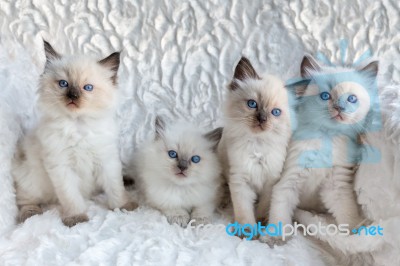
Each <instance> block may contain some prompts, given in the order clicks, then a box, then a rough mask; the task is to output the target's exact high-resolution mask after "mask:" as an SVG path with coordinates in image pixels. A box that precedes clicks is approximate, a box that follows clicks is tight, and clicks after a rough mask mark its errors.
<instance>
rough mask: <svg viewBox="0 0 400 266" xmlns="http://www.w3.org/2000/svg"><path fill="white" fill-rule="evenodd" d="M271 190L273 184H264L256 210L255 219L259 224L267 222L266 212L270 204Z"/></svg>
mask: <svg viewBox="0 0 400 266" xmlns="http://www.w3.org/2000/svg"><path fill="white" fill-rule="evenodd" d="M272 188H273V183H271V182H266V183H265V184H264V187H263V189H262V191H261V193H260V196H259V199H258V204H257V208H256V219H257V221H259V222H266V221H267V220H268V212H269V208H270V203H271V196H272Z"/></svg>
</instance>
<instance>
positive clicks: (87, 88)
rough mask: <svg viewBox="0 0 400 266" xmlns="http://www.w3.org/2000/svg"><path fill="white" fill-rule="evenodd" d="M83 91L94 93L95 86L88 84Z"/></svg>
mask: <svg viewBox="0 0 400 266" xmlns="http://www.w3.org/2000/svg"><path fill="white" fill-rule="evenodd" d="M83 89H84V90H85V91H92V90H93V85H91V84H86V85H85V86H83Z"/></svg>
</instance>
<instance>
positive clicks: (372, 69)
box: [358, 60, 379, 77]
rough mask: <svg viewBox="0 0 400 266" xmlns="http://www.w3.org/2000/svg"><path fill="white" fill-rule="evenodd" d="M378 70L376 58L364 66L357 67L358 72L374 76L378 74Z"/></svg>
mask: <svg viewBox="0 0 400 266" xmlns="http://www.w3.org/2000/svg"><path fill="white" fill-rule="evenodd" d="M378 70H379V61H377V60H375V61H372V62H369V63H368V64H367V65H366V66H364V67H362V68H361V69H358V71H359V72H366V73H368V74H370V75H372V76H374V77H376V76H377V75H378Z"/></svg>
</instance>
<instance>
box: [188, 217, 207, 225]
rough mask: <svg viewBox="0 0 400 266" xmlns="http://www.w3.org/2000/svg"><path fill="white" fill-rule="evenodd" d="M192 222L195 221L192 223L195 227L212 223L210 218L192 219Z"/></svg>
mask: <svg viewBox="0 0 400 266" xmlns="http://www.w3.org/2000/svg"><path fill="white" fill-rule="evenodd" d="M192 220H193V222H192V225H193V226H198V225H205V224H209V223H210V222H211V218H210V217H192Z"/></svg>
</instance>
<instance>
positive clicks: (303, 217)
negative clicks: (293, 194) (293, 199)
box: [293, 209, 314, 225]
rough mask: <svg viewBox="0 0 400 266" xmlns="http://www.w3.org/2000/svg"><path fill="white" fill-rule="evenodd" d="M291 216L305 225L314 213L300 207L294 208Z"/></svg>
mask: <svg viewBox="0 0 400 266" xmlns="http://www.w3.org/2000/svg"><path fill="white" fill-rule="evenodd" d="M293 216H294V219H295V220H296V221H297V222H299V223H301V224H306V225H307V224H309V223H310V221H312V220H313V218H314V215H313V214H312V213H311V212H309V211H304V210H301V209H296V210H295V211H294V215H293Z"/></svg>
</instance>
